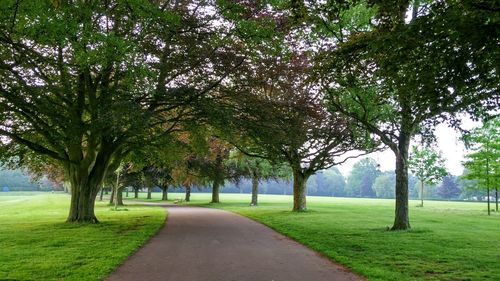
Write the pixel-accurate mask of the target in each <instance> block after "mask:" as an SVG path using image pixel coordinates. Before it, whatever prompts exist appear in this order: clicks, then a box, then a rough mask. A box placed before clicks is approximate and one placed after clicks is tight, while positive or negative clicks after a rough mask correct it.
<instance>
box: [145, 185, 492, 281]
mask: <svg viewBox="0 0 500 281" xmlns="http://www.w3.org/2000/svg"><path fill="white" fill-rule="evenodd" d="M158 196H159V195H158V194H154V195H153V199H158V198H157V197H158ZM191 196H192V202H191V204H195V205H201V206H207V207H214V208H221V209H225V210H229V211H232V212H236V213H239V214H241V215H244V216H246V217H249V218H251V219H253V220H256V221H259V222H261V223H263V224H266V225H268V226H270V227H271V228H273V229H275V230H277V231H278V232H280V233H283V234H284V235H287V236H289V237H291V238H293V239H295V240H296V241H298V242H300V243H302V244H304V245H306V246H308V247H310V248H312V249H314V250H316V251H318V252H320V253H322V254H323V255H325V256H327V257H329V258H331V259H333V260H335V261H337V262H339V263H341V264H343V265H345V266H347V267H349V268H351V269H352V270H353V271H355V272H357V273H359V274H361V275H363V276H366V277H368V279H369V280H500V266H499V265H498V262H499V261H500V214H498V213H493V215H492V216H490V217H488V216H487V214H486V204H485V203H468V202H444V201H432V202H431V201H429V202H425V203H424V204H425V206H424V207H423V208H417V207H416V206H417V205H418V204H419V202H418V201H410V219H411V224H412V230H410V231H399V232H393V231H387V229H386V228H387V227H389V226H391V225H392V221H393V215H394V200H381V199H352V198H329V197H312V196H311V197H308V211H306V212H302V213H294V212H291V211H290V209H291V207H292V198H291V197H290V196H279V195H261V196H260V198H259V200H260V203H259V206H258V207H250V206H248V203H249V202H250V195H248V194H221V202H222V203H220V204H209V203H206V202H208V201H209V200H210V194H200V193H193V194H192V195H191ZM177 197H179V198H180V197H182V195H181V194H171V195H170V198H172V199H175V198H177Z"/></svg>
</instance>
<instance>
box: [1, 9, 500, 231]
mask: <svg viewBox="0 0 500 281" xmlns="http://www.w3.org/2000/svg"><path fill="white" fill-rule="evenodd" d="M497 10H498V4H497V3H495V2H494V1H486V2H484V1H483V2H481V3H477V2H476V1H456V0H449V1H436V2H432V3H427V2H424V1H378V0H373V1H340V2H332V1H327V2H317V1H308V0H305V1H224V0H223V1H195V0H192V1H191V0H186V1H145V0H144V1H141V0H139V1H133V2H131V1H104V2H102V1H79V0H75V1H37V2H36V3H27V2H20V1H14V0H8V1H6V2H5V3H4V4H3V5H2V6H1V7H0V82H1V83H0V108H1V111H0V112H1V113H0V122H1V123H0V135H1V136H2V139H1V142H0V143H1V144H0V156H2V160H3V161H4V162H7V163H8V164H9V165H11V166H17V167H30V169H31V170H34V171H39V172H41V171H43V170H44V169H50V170H53V171H54V173H53V174H54V175H55V176H57V177H61V178H63V179H64V181H66V182H68V183H69V185H70V187H71V188H70V189H71V206H70V212H69V215H68V219H67V221H68V222H98V219H97V217H96V216H95V214H94V204H95V200H96V197H97V195H98V193H99V191H100V190H102V186H103V184H104V183H105V182H106V181H114V182H115V185H116V187H115V189H116V192H117V193H116V194H117V196H119V195H120V194H121V192H119V190H120V189H121V188H122V187H123V184H120V181H121V179H123V180H125V179H126V178H127V177H126V175H128V174H133V173H136V172H138V171H142V172H147V173H146V174H148V173H149V174H152V175H156V176H154V177H151V178H152V179H153V180H158V181H161V183H159V186H164V189H166V188H167V187H168V186H169V184H168V182H169V181H170V180H172V181H173V182H175V184H176V185H182V186H183V187H184V188H185V189H186V191H187V194H186V195H187V196H188V194H189V190H190V189H191V187H192V186H196V185H198V186H199V185H204V184H207V183H209V184H210V185H211V188H212V193H213V196H212V202H218V201H219V198H218V191H219V189H220V187H221V185H222V184H223V182H224V181H226V180H229V181H237V179H238V178H239V174H247V175H250V177H251V178H253V182H254V183H255V186H256V185H257V184H258V183H259V180H260V179H262V178H266V177H281V176H283V174H282V173H281V172H280V170H281V168H282V167H283V166H285V167H286V169H287V170H288V173H289V175H290V176H291V179H292V180H291V181H292V187H293V198H294V202H293V208H292V209H293V210H294V211H304V210H306V209H307V203H306V194H307V188H306V187H307V182H308V180H309V179H310V178H311V176H313V175H314V174H315V173H316V172H318V171H320V170H324V169H327V168H330V167H333V166H336V165H339V164H341V163H343V162H345V161H347V160H348V159H350V158H353V157H357V156H360V155H363V154H368V153H370V152H373V151H377V150H380V149H384V148H389V149H390V150H391V151H392V152H393V153H394V155H395V156H396V171H395V201H396V207H395V216H394V217H395V218H394V224H393V227H392V229H393V230H402V229H409V228H410V220H409V213H408V199H409V190H410V189H409V176H408V170H409V152H410V141H411V140H412V138H414V137H416V136H423V137H425V138H427V139H428V138H431V139H432V133H433V128H434V126H435V125H436V124H438V123H447V124H449V125H450V126H452V127H455V128H460V119H459V118H458V117H457V115H456V113H458V112H467V113H469V114H471V115H472V116H473V117H474V118H477V119H487V118H490V115H492V112H494V110H496V109H498V97H499V96H498V85H499V83H498V81H499V79H498V73H499V69H498V66H499V65H500V64H499V63H498V58H499V57H500V56H499V55H498V54H499V48H500V47H499V44H498V37H499V36H498V32H499V30H500V29H499V28H498V27H499V21H498V17H496V11H497ZM232 148H236V149H237V150H238V151H239V153H241V154H243V155H245V157H254V158H255V159H261V160H262V161H265V162H266V163H267V164H265V165H267V166H268V167H271V168H264V167H262V166H261V164H259V163H253V164H251V163H250V162H251V161H250V162H249V161H247V164H248V163H250V164H249V165H246V164H245V163H244V161H239V160H235V161H234V163H232V164H231V163H224V162H225V161H226V158H227V155H228V154H230V153H231V151H232V150H233V149H232ZM351 151H359V154H358V155H351V154H346V153H347V152H351ZM233 159H234V158H233ZM226 164H227V165H226ZM266 170H267V171H269V170H271V171H272V172H271V173H268V172H266ZM110 178H111V179H110ZM129 179H130V180H133V179H134V177H133V176H129ZM144 179H145V178H141V180H144ZM361 182H363V180H361ZM361 186H362V189H363V191H362V192H370V190H369V189H368V188H367V186H366V185H363V184H361Z"/></svg>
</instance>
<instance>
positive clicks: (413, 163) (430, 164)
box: [408, 146, 448, 207]
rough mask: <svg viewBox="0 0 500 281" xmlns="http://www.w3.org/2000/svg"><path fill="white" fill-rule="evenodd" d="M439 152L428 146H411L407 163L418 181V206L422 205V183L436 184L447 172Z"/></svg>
mask: <svg viewBox="0 0 500 281" xmlns="http://www.w3.org/2000/svg"><path fill="white" fill-rule="evenodd" d="M444 164H445V163H444V159H443V158H442V156H441V153H440V152H436V151H435V149H433V148H431V147H429V146H423V147H422V148H420V149H419V148H418V147H417V146H413V149H412V153H411V155H410V159H409V161H408V165H409V168H410V171H411V172H412V173H413V174H414V175H415V176H416V177H417V178H418V180H419V181H420V202H421V204H420V206H421V207H423V206H424V184H432V185H434V184H437V183H438V182H439V181H440V180H441V179H442V178H443V177H444V176H446V175H447V174H448V172H447V171H446V168H445V165H444Z"/></svg>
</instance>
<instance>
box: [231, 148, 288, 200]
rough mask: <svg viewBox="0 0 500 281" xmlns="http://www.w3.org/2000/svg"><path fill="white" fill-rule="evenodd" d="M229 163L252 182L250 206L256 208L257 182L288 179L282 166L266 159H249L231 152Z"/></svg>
mask: <svg viewBox="0 0 500 281" xmlns="http://www.w3.org/2000/svg"><path fill="white" fill-rule="evenodd" d="M229 161H230V162H232V163H234V164H236V166H237V167H238V169H239V170H241V172H242V175H243V176H244V177H248V178H250V179H251V181H252V200H251V202H250V206H257V204H258V193H259V182H260V181H262V180H270V179H279V178H281V179H283V178H287V177H289V174H290V172H289V171H288V169H286V167H284V166H283V164H273V163H271V162H269V161H268V160H266V159H262V158H258V157H249V156H247V155H245V154H244V153H241V152H237V151H235V152H233V153H232V155H231V158H230V159H229Z"/></svg>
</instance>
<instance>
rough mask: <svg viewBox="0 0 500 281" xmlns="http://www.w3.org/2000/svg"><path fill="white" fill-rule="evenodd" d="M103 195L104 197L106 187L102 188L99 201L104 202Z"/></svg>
mask: <svg viewBox="0 0 500 281" xmlns="http://www.w3.org/2000/svg"><path fill="white" fill-rule="evenodd" d="M103 195H104V186H102V187H101V195H100V196H99V201H102V196H103Z"/></svg>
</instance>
